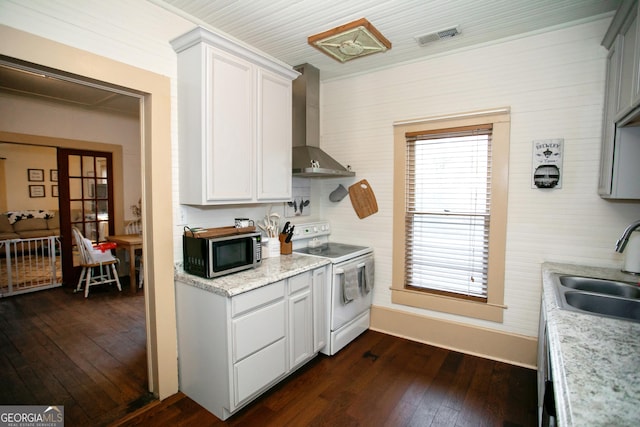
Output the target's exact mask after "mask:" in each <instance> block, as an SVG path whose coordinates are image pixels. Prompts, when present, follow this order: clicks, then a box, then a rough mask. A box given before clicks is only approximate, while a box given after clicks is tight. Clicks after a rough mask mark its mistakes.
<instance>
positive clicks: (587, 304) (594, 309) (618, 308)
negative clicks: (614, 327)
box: [564, 291, 640, 322]
mask: <svg viewBox="0 0 640 427" xmlns="http://www.w3.org/2000/svg"><path fill="white" fill-rule="evenodd" d="M564 297H565V300H566V302H567V304H569V305H570V306H572V307H575V308H577V309H578V310H583V311H588V312H590V313H598V314H602V315H605V316H610V317H618V318H623V319H629V320H633V321H636V322H640V300H637V299H627V298H612V297H608V296H604V295H596V294H589V293H586V292H576V291H569V292H566V293H565V294H564Z"/></svg>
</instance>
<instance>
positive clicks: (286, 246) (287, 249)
mask: <svg viewBox="0 0 640 427" xmlns="http://www.w3.org/2000/svg"><path fill="white" fill-rule="evenodd" d="M286 238H287V235H286V234H281V235H280V236H279V239H280V254H282V255H291V251H292V250H293V243H291V242H289V243H286V242H285V239H286Z"/></svg>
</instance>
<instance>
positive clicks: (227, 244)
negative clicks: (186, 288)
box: [182, 233, 262, 278]
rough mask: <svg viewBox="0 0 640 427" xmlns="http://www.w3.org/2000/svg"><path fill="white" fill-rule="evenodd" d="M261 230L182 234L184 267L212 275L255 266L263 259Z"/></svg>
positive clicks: (201, 273) (197, 272) (187, 269)
mask: <svg viewBox="0 0 640 427" xmlns="http://www.w3.org/2000/svg"><path fill="white" fill-rule="evenodd" d="M260 241H261V239H260V233H246V234H235V235H233V236H225V237H207V238H200V237H190V236H186V235H183V236H182V249H183V256H184V260H183V262H184V271H185V272H187V273H190V274H195V275H196V276H200V277H206V278H213V277H218V276H223V275H225V274H230V273H236V272H238V271H242V270H247V269H249V268H255V267H257V266H259V265H260V262H261V261H262V252H261V250H262V248H261V246H260V243H261V242H260Z"/></svg>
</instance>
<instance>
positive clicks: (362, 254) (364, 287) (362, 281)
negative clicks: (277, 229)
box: [291, 221, 374, 356]
mask: <svg viewBox="0 0 640 427" xmlns="http://www.w3.org/2000/svg"><path fill="white" fill-rule="evenodd" d="M330 234H331V228H330V226H329V223H328V222H326V221H319V222H314V223H306V224H296V225H295V229H294V233H293V237H292V239H291V240H292V242H293V251H294V252H296V253H299V254H305V255H310V256H320V257H325V258H328V259H329V260H330V261H331V264H330V269H331V271H330V274H329V279H330V280H329V292H327V309H328V319H329V337H328V338H327V345H326V346H325V348H324V350H321V352H322V353H324V354H326V355H329V356H332V355H334V354H336V353H337V352H338V351H339V350H340V349H342V348H343V347H344V346H346V345H347V344H349V343H350V342H351V341H353V340H354V339H355V338H356V337H357V336H358V335H360V334H361V333H363V332H364V331H366V330H367V329H369V321H370V313H371V301H372V297H373V284H374V258H373V248H371V247H368V246H356V245H350V244H346V243H337V242H333V241H330V240H329V235H330Z"/></svg>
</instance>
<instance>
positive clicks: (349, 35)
mask: <svg viewBox="0 0 640 427" xmlns="http://www.w3.org/2000/svg"><path fill="white" fill-rule="evenodd" d="M307 41H308V43H309V44H310V45H311V46H313V47H315V48H317V49H319V50H320V51H321V52H324V53H326V54H327V55H329V56H330V57H332V58H334V59H336V60H338V61H340V62H345V61H349V60H351V59H355V58H360V57H362V56H366V55H370V54H372V53H376V52H384V51H386V50H388V49H391V42H390V41H389V40H387V39H386V38H385V37H384V36H383V35H382V34H381V33H380V32H379V31H378V30H377V29H376V28H375V27H374V26H373V25H372V24H371V23H370V22H369V21H367V20H366V19H365V18H362V19H358V20H357V21H353V22H349V23H348V24H344V25H341V26H339V27H336V28H333V29H331V30H328V31H325V32H322V33H320V34H315V35H313V36H309V38H308V39H307Z"/></svg>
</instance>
